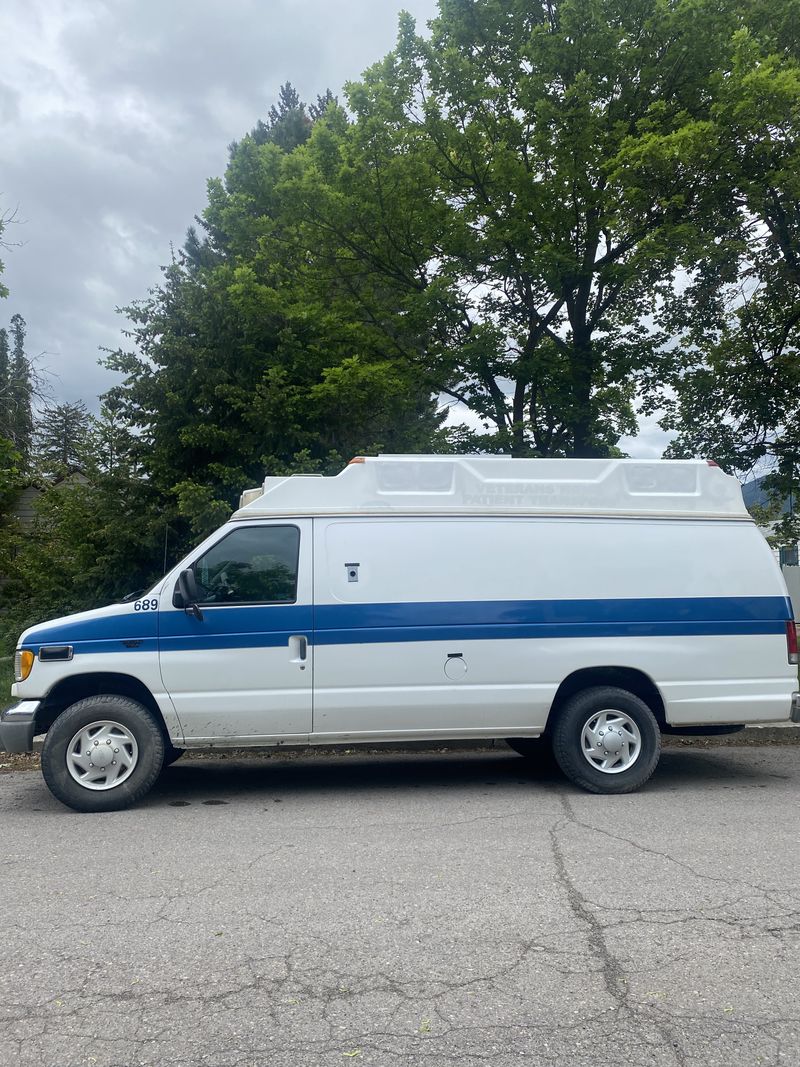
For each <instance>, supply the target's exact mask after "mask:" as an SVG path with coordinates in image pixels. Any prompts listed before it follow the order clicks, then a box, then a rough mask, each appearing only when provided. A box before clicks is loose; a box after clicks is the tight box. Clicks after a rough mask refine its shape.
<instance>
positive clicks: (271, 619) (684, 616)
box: [25, 596, 792, 655]
mask: <svg viewBox="0 0 800 1067" xmlns="http://www.w3.org/2000/svg"><path fill="white" fill-rule="evenodd" d="M791 618H792V608H791V602H790V601H789V599H788V597H780V596H773V597H675V598H660V597H658V598H641V599H636V598H630V599H614V600H491V601H448V602H436V603H412V604H320V605H317V606H316V607H314V608H312V607H311V606H310V605H299V604H286V605H267V606H263V607H259V606H252V607H234V606H231V607H210V608H207V609H205V611H204V618H203V621H202V622H199V621H198V620H197V619H195V618H193V617H192V616H191V615H187V614H185V613H184V612H182V611H164V612H160V611H159V612H151V613H142V614H139V613H136V614H131V613H130V612H127V613H125V614H123V615H110V616H105V617H100V618H96V619H83V620H75V621H74V622H71V623H60V624H55V625H52V626H44V627H41V628H39V629H37V630H35V631H34V632H33V633H32V634H31V635H30V637H29V639H28V640H27V641H26V642H25V647H26V648H31V649H33V651H35V652H38V650H39V648H40V646H41V645H42V644H58V643H63V644H71V645H72V646H73V648H74V651H75V655H79V654H86V653H104V652H124V651H131V652H144V651H150V652H152V651H155V649H156V648H157V647H158V644H159V643H160V645H161V649H162V651H165V652H169V651H189V650H192V649H197V650H211V649H224V648H275V647H279V646H281V645H284V644H286V642H287V641H288V639H289V637H290V636H291V635H292V634H296V633H305V634H306V636H308V637H309V639H312V636H313V640H314V642H315V643H316V644H320V645H339V644H342V645H344V644H372V643H377V642H382V643H383V642H393V641H457V640H463V641H475V640H493V639H520V638H523V639H537V638H567V637H658V636H662V637H679V636H707V635H720V636H723V635H728V634H744V635H746V634H783V633H784V630H785V626H786V621H787V620H788V619H791ZM157 628H159V631H160V632H159V633H158V636H156V630H157Z"/></svg>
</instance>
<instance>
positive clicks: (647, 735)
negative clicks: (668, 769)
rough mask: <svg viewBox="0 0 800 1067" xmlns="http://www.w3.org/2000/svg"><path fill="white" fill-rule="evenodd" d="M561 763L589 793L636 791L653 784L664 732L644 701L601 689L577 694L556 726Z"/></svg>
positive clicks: (555, 747)
mask: <svg viewBox="0 0 800 1067" xmlns="http://www.w3.org/2000/svg"><path fill="white" fill-rule="evenodd" d="M552 737H553V752H554V754H555V757H556V760H557V761H558V765H559V766H560V767H561V770H562V771H563V772H564V774H566V776H567V777H568V778H569V779H571V781H573V782H574V783H575V784H576V785H579V786H581V788H583V789H587V790H588V791H589V792H590V793H631V792H633V790H634V789H638V788H639V787H640V786H642V785H644V783H645V782H646V781H647V780H648V778H649V777H650V776H651V775H652V773H653V771H654V770H655V769H656V764H657V763H658V758H659V756H660V754H661V731H660V730H659V728H658V723H657V722H656V717H655V715H653V712H652V711H651V710H650V708H649V707H648V706H647V704H645V702H644V701H643V700H641V699H640V698H639V697H637V696H635V695H634V694H633V693H629V692H628V691H627V690H626V689H617V688H614V687H612V686H598V687H596V688H594V689H584V690H583V692H581V693H576V695H575V696H573V697H571V698H570V699H569V700H568V701H567V702H566V703H565V704H564V706H563V707H562V708H561V710H560V711H559V713H558V717H557V719H556V721H555V724H554V726H553V733H552Z"/></svg>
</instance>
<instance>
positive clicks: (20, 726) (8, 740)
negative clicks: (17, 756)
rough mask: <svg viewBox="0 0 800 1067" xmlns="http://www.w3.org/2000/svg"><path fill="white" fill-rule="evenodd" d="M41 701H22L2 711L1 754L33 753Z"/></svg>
mask: <svg viewBox="0 0 800 1067" xmlns="http://www.w3.org/2000/svg"><path fill="white" fill-rule="evenodd" d="M40 703H41V701H39V700H22V701H20V703H19V704H12V705H11V707H10V708H6V710H5V711H0V752H1V751H3V750H4V749H5V751H6V752H31V751H32V750H33V736H34V731H35V729H36V712H37V711H38V710H39V704H40Z"/></svg>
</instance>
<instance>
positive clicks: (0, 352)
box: [0, 329, 11, 439]
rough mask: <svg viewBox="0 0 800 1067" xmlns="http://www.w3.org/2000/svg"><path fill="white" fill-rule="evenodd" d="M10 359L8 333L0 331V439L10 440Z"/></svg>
mask: <svg viewBox="0 0 800 1067" xmlns="http://www.w3.org/2000/svg"><path fill="white" fill-rule="evenodd" d="M10 390H11V358H10V354H9V348H8V331H7V330H4V329H3V330H0V437H5V438H6V439H10V438H11V421H10V417H9V413H10V410H11V401H10Z"/></svg>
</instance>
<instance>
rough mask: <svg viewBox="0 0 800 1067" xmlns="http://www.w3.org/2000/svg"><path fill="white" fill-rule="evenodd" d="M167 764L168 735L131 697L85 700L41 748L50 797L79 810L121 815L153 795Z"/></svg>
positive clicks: (62, 719)
mask: <svg viewBox="0 0 800 1067" xmlns="http://www.w3.org/2000/svg"><path fill="white" fill-rule="evenodd" d="M163 765H164V736H163V734H162V732H161V730H160V728H159V725H158V723H157V722H156V721H155V719H154V718H153V716H152V714H151V713H150V712H149V711H148V710H147V708H145V707H144V706H143V705H142V704H139V703H138V702H137V701H135V700H131V699H129V698H128V697H121V696H116V695H113V694H105V695H102V696H93V697H86V698H85V699H84V700H79V701H78V702H77V703H75V704H73V705H72V706H71V707H69V708H67V709H66V710H65V711H62V712H61V714H60V715H59V716H58V718H57V719H56V721H55V722H54V723H53V725H52V726H51V727H50V729H49V730H48V732H47V736H46V737H45V739H44V745H43V746H42V774H43V775H44V780H45V782H46V783H47V786H48V788H49V790H50V792H51V793H52V794H53V796H55V797H56V798H57V799H58V800H60V801H61V803H62V804H66V805H67V807H68V808H72V809H73V810H74V811H119V810H120V809H122V808H128V807H130V806H131V804H135V803H136V802H137V800H141V798H142V797H143V796H144V795H145V793H147V792H148V791H149V789H150V788H151V786H152V785H153V783H154V782H155V780H156V778H157V777H158V775H159V773H160V771H161V768H162V767H163Z"/></svg>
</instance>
